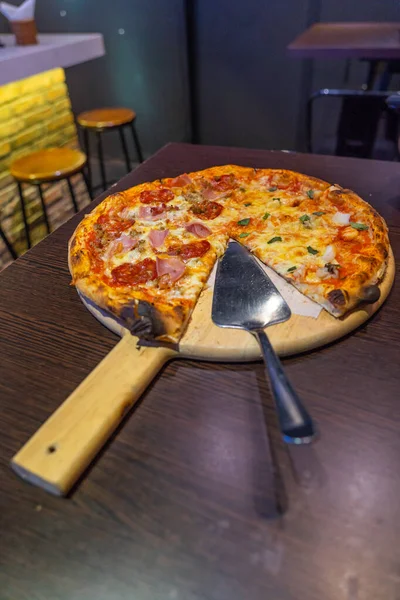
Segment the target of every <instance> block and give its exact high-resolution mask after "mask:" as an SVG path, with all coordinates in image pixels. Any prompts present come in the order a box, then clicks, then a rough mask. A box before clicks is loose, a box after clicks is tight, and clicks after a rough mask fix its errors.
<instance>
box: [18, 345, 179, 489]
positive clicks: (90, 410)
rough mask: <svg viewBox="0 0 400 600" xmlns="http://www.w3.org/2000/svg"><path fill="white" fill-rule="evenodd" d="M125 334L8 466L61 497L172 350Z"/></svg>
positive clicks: (170, 356)
mask: <svg viewBox="0 0 400 600" xmlns="http://www.w3.org/2000/svg"><path fill="white" fill-rule="evenodd" d="M137 341H138V340H137V338H136V337H133V336H131V335H130V334H127V335H125V336H124V337H123V338H122V339H121V341H120V342H119V343H118V344H117V345H116V346H115V348H114V349H113V350H112V351H111V352H110V353H109V354H108V355H107V356H106V357H105V358H104V359H103V360H102V361H101V363H100V364H99V365H98V366H97V367H96V368H95V369H94V371H92V372H91V373H90V375H88V377H87V378H86V379H85V380H84V381H83V382H82V383H81V384H80V385H79V387H78V388H77V389H76V390H75V391H74V392H73V393H72V394H71V395H70V396H69V398H68V399H67V400H66V401H65V402H64V403H63V404H62V405H61V406H60V407H59V408H58V409H57V410H56V411H55V412H54V413H53V414H52V415H51V417H49V418H48V419H47V421H46V422H45V423H44V424H43V425H42V426H41V427H40V429H39V430H38V431H37V432H36V433H35V434H34V435H33V436H32V437H31V439H30V440H29V441H28V442H27V443H26V444H25V446H23V448H21V450H20V451H19V452H18V453H17V454H16V455H15V456H14V457H13V459H12V461H11V467H12V468H13V470H14V471H15V472H16V473H18V475H20V476H21V477H23V478H24V479H26V480H27V481H29V482H30V483H33V484H34V485H37V486H39V487H41V488H43V489H45V490H46V491H48V492H50V493H52V494H55V495H58V496H63V495H65V494H67V493H68V491H69V490H70V489H71V487H72V486H73V485H74V483H75V482H76V481H77V479H78V478H79V476H80V475H81V474H82V473H83V471H84V470H85V469H86V467H87V466H88V465H89V463H90V462H91V460H92V459H93V458H94V456H95V455H96V454H97V452H98V451H99V450H100V448H101V447H102V446H103V444H104V443H105V442H106V440H107V439H108V438H109V436H110V435H111V433H112V432H113V431H114V429H115V428H116V427H117V425H118V424H119V423H120V422H121V420H122V419H123V417H124V416H125V415H126V413H127V412H128V411H129V409H130V408H131V407H132V406H133V405H134V404H135V402H136V401H137V400H138V398H140V396H141V394H142V393H143V392H144V390H145V389H146V387H147V386H148V384H149V383H150V382H151V380H152V379H153V378H154V376H155V375H156V374H157V373H158V371H159V370H160V369H161V368H162V366H163V365H164V364H165V363H166V362H167V361H168V360H169V359H170V358H172V356H174V355H175V354H176V353H175V352H174V351H172V350H170V349H167V348H144V347H141V348H137V346H136V344H137Z"/></svg>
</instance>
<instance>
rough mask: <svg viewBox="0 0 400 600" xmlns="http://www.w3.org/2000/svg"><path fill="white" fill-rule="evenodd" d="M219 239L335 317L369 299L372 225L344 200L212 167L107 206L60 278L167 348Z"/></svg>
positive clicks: (379, 251) (350, 195)
mask: <svg viewBox="0 0 400 600" xmlns="http://www.w3.org/2000/svg"><path fill="white" fill-rule="evenodd" d="M229 238H233V239H235V240H237V241H238V242H240V243H241V244H243V245H244V246H246V247H247V248H248V249H249V250H250V251H251V252H252V253H253V254H255V256H257V257H258V258H259V259H260V260H261V261H262V262H263V263H265V264H266V265H268V266H270V267H272V268H273V269H274V270H275V271H276V272H277V273H279V275H281V276H282V277H284V278H285V279H286V280H287V281H289V282H290V283H291V284H293V285H294V286H295V287H296V288H297V289H298V290H299V291H300V292H302V293H303V294H305V295H306V296H308V297H309V298H311V299H312V300H314V301H315V302H318V303H319V304H321V305H322V306H323V307H324V308H325V310H327V311H328V312H329V313H331V314H332V315H334V316H335V317H340V316H342V315H344V314H345V313H346V312H348V311H349V310H351V309H352V308H354V307H355V306H356V305H357V304H358V303H359V302H361V301H363V300H369V301H374V300H377V299H378V297H379V288H378V287H377V285H376V284H377V283H379V281H380V280H381V279H382V278H383V276H384V273H385V269H386V264H387V258H388V252H389V239H388V233H387V227H386V224H385V222H384V220H383V219H382V217H381V216H380V215H379V214H378V213H377V212H376V211H375V210H374V209H373V208H372V207H371V206H370V205H369V204H368V203H367V202H365V201H364V200H362V199H361V198H360V197H359V196H357V194H355V193H354V192H352V191H351V190H347V189H343V188H341V187H340V186H339V185H331V184H330V183H327V182H325V181H322V180H320V179H316V178H314V177H309V176H306V175H302V174H300V173H296V172H293V171H286V170H282V169H253V168H246V167H239V166H234V165H227V166H222V167H212V168H210V169H206V170H204V171H198V172H195V173H189V174H186V173H185V174H184V175H180V176H179V177H175V178H173V179H171V178H170V179H161V180H157V181H153V182H151V183H143V184H141V185H138V186H136V187H133V188H131V189H128V190H125V191H123V192H119V193H116V194H113V195H111V196H109V197H108V198H106V199H105V200H103V202H101V203H100V204H99V205H98V206H97V207H96V208H95V209H94V210H93V211H92V212H91V213H90V214H88V215H87V216H86V217H85V218H84V219H83V220H82V221H81V223H80V224H79V226H78V227H77V229H76V230H75V232H74V234H73V236H72V238H71V240H70V245H69V265H70V271H71V274H72V278H73V283H74V284H75V286H76V287H77V289H78V290H79V292H80V293H81V294H83V295H84V296H85V297H86V298H88V299H89V300H91V301H93V302H94V303H95V304H96V305H97V306H99V307H100V308H102V309H103V310H106V311H108V312H110V313H112V314H113V315H114V316H116V317H118V318H119V319H121V320H122V322H123V323H124V324H125V325H126V326H127V327H128V328H130V329H131V331H132V332H135V333H137V334H138V335H140V336H142V337H149V338H153V339H158V340H163V341H170V342H177V341H179V339H180V337H181V336H182V334H183V332H184V330H185V328H186V325H187V322H188V319H189V317H190V315H191V313H192V311H193V309H194V307H195V305H196V301H197V299H198V296H199V294H200V292H201V290H202V288H203V286H204V284H205V282H206V281H207V279H208V276H209V274H210V272H211V270H212V268H213V265H214V263H215V261H216V260H217V259H218V257H220V256H221V255H222V254H223V253H224V251H225V248H226V246H227V244H228V240H229ZM238 302H240V299H239V298H238Z"/></svg>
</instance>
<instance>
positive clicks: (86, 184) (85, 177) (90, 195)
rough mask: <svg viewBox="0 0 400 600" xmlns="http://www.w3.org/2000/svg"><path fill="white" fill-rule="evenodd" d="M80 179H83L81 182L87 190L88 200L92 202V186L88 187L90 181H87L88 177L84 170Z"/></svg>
mask: <svg viewBox="0 0 400 600" xmlns="http://www.w3.org/2000/svg"><path fill="white" fill-rule="evenodd" d="M82 178H83V181H84V182H85V186H86V190H87V193H88V196H89V198H90V200H93V196H92V186H91V185H90V181H89V179H88V177H87V175H86V173H85V171H84V170H83V171H82Z"/></svg>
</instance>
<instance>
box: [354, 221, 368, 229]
mask: <svg viewBox="0 0 400 600" xmlns="http://www.w3.org/2000/svg"><path fill="white" fill-rule="evenodd" d="M350 225H351V226H352V228H353V229H358V231H365V230H366V229H369V227H368V225H364V223H353V222H352V221H350Z"/></svg>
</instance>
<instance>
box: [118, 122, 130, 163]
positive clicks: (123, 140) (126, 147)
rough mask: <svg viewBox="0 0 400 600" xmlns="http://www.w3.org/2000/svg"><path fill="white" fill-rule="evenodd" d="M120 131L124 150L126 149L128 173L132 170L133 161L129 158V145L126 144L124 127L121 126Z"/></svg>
mask: <svg viewBox="0 0 400 600" xmlns="http://www.w3.org/2000/svg"><path fill="white" fill-rule="evenodd" d="M118 132H119V137H120V138H121V145H122V150H123V151H124V156H125V164H126V171H127V173H130V172H131V171H132V166H131V161H130V159H129V153H128V146H127V145H126V139H125V132H124V128H123V127H120V128H119V129H118Z"/></svg>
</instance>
